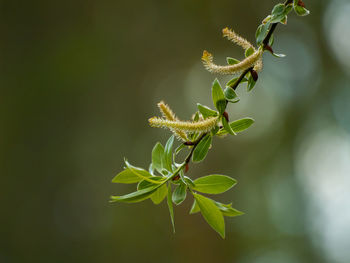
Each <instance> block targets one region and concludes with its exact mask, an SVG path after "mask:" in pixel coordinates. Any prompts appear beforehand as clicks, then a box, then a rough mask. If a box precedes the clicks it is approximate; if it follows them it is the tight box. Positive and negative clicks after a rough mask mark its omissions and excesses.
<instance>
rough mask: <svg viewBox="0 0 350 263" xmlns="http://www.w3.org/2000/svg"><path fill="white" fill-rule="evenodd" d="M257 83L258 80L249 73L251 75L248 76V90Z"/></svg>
mask: <svg viewBox="0 0 350 263" xmlns="http://www.w3.org/2000/svg"><path fill="white" fill-rule="evenodd" d="M255 83H256V82H255V81H254V79H253V77H252V75H251V74H249V77H248V85H247V90H248V92H249V91H251V90H252V89H253V88H254V86H255Z"/></svg>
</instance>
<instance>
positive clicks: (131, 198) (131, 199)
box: [110, 185, 159, 203]
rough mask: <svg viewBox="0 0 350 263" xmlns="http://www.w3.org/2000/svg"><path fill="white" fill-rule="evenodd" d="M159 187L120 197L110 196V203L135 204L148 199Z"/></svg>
mask: <svg viewBox="0 0 350 263" xmlns="http://www.w3.org/2000/svg"><path fill="white" fill-rule="evenodd" d="M158 187H159V185H157V186H152V187H148V188H145V189H142V190H139V191H136V192H133V193H130V194H126V195H122V196H111V200H110V202H111V203H113V202H121V203H137V202H141V201H143V200H145V199H147V198H149V197H150V196H151V195H152V194H153V193H154V192H155V191H156V190H157V189H158Z"/></svg>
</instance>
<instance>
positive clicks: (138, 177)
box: [110, 0, 310, 238]
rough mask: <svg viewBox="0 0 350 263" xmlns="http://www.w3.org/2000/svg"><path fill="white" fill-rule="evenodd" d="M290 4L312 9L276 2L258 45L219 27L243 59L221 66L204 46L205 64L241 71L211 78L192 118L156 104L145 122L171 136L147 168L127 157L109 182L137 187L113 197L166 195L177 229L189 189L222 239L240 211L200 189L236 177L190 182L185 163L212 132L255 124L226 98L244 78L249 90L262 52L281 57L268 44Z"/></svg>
mask: <svg viewBox="0 0 350 263" xmlns="http://www.w3.org/2000/svg"><path fill="white" fill-rule="evenodd" d="M293 9H294V11H295V12H296V14H297V15H300V16H305V15H308V14H309V13H310V12H309V11H308V10H307V9H306V8H305V5H304V3H303V2H302V1H301V0H287V1H285V2H284V3H283V4H277V5H275V6H274V8H273V9H272V12H271V14H270V15H268V16H267V17H266V18H265V19H264V20H263V21H262V23H261V25H259V27H258V28H257V31H256V43H257V45H258V47H257V48H255V47H254V45H252V44H251V43H249V42H248V41H247V40H246V39H244V38H243V37H241V36H239V35H238V34H237V33H235V32H234V31H233V30H230V29H228V28H225V29H223V35H224V37H226V38H227V39H228V40H230V41H232V42H233V43H235V44H237V45H239V46H241V47H242V48H243V49H244V51H245V59H243V60H242V61H239V60H237V59H234V58H231V57H228V58H227V65H225V66H219V65H216V64H214V62H213V56H212V55H211V54H210V53H209V52H207V51H204V52H203V57H202V60H203V64H204V66H205V68H206V69H208V70H209V71H210V72H213V73H219V74H229V75H236V74H239V76H238V77H237V76H235V77H233V78H232V79H231V80H230V81H228V82H227V83H226V85H225V89H223V88H222V86H221V84H220V83H219V81H218V80H217V79H215V80H214V82H213V84H212V88H211V90H212V99H213V104H214V107H215V110H214V109H211V108H209V107H208V106H205V105H202V104H200V103H198V104H197V109H198V111H196V112H195V114H194V115H193V118H192V120H191V121H181V120H179V119H178V118H177V117H176V115H175V114H174V112H173V111H172V110H171V109H170V107H169V106H168V105H166V104H165V103H164V102H160V103H158V107H159V109H160V112H161V114H162V118H159V117H153V118H151V119H149V123H150V125H151V126H152V127H161V128H166V129H169V130H170V131H172V132H173V135H172V136H171V137H170V138H169V139H168V141H167V142H166V144H165V146H163V145H162V144H161V143H160V142H157V143H156V145H155V146H154V147H153V150H152V162H151V164H150V166H149V169H148V170H145V169H143V168H139V167H135V166H133V165H131V164H130V163H129V162H128V161H127V160H125V167H124V170H123V171H122V172H120V173H119V174H117V175H116V176H115V177H114V178H113V180H112V182H113V183H123V184H134V183H136V184H137V186H136V191H135V192H132V193H129V194H126V195H122V196H111V200H110V201H111V202H123V203H136V202H140V201H143V200H146V199H151V200H152V202H153V203H154V204H160V203H161V202H162V201H163V200H164V199H166V198H167V204H168V207H169V212H170V217H171V222H172V226H173V230H174V232H175V223H174V222H175V221H174V204H175V205H180V204H181V203H182V202H183V201H184V200H185V199H186V197H187V193H188V192H189V193H190V194H191V195H192V196H193V198H194V202H193V205H192V208H191V210H190V214H194V213H197V212H201V214H202V216H203V217H204V219H205V220H206V221H207V223H208V224H209V225H210V226H211V227H212V228H213V229H214V230H215V231H216V232H218V233H219V234H220V236H221V237H222V238H225V221H224V216H227V217H234V216H239V215H242V214H243V212H241V211H238V210H237V209H235V208H233V207H232V205H231V203H230V204H223V203H220V202H217V201H215V200H213V199H211V198H209V197H206V196H204V195H203V194H211V195H212V194H221V193H224V192H226V191H228V190H229V189H231V188H232V187H233V186H234V185H235V184H236V183H237V181H236V180H234V179H233V178H231V177H229V176H225V175H220V174H213V175H206V176H203V177H200V178H197V179H196V180H194V181H193V180H192V179H191V178H190V177H188V176H187V174H188V170H189V164H190V163H191V161H192V162H193V163H198V162H201V161H203V160H204V159H205V158H206V156H207V154H208V152H209V149H210V147H211V145H212V141H213V138H214V137H223V136H225V135H227V134H230V135H237V134H238V133H240V132H242V131H244V130H246V129H248V128H249V127H250V126H251V125H252V124H253V123H254V120H253V119H252V118H248V117H246V118H242V119H239V120H235V121H232V122H230V120H229V115H228V113H227V111H226V109H227V106H228V105H229V103H237V102H239V97H238V95H237V94H236V89H237V88H238V87H239V85H240V84H242V83H247V90H248V92H249V91H251V90H252V89H253V88H254V86H255V84H256V81H257V80H258V72H260V71H261V70H262V68H263V62H262V55H263V53H264V52H265V51H269V52H270V53H271V54H272V55H274V56H276V57H284V55H283V54H276V53H274V51H273V49H272V46H273V42H274V37H273V33H274V31H275V29H276V27H277V25H278V24H279V23H281V24H284V25H286V24H287V17H288V14H289V13H290V12H291V11H292V10H293ZM175 137H176V138H177V139H179V140H181V141H182V143H181V144H180V145H179V146H178V147H177V148H176V149H174V148H175V147H174V143H175ZM185 149H187V150H188V151H189V152H188V155H187V157H186V158H185V159H184V161H183V162H182V163H177V162H176V161H175V157H176V156H177V155H178V154H179V153H180V152H181V151H182V150H185Z"/></svg>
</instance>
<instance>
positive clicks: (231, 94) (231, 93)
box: [224, 87, 239, 103]
mask: <svg viewBox="0 0 350 263" xmlns="http://www.w3.org/2000/svg"><path fill="white" fill-rule="evenodd" d="M224 93H225V97H226V100H227V101H229V102H232V103H236V102H239V98H238V96H237V94H236V92H235V90H234V89H233V88H231V87H226V88H225V91H224Z"/></svg>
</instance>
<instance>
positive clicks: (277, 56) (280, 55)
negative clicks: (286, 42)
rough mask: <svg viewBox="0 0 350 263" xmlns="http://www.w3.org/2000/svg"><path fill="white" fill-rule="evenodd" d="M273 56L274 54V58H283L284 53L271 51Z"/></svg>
mask: <svg viewBox="0 0 350 263" xmlns="http://www.w3.org/2000/svg"><path fill="white" fill-rule="evenodd" d="M272 55H273V56H275V57H276V58H284V57H285V56H286V55H285V54H276V53H272Z"/></svg>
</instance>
